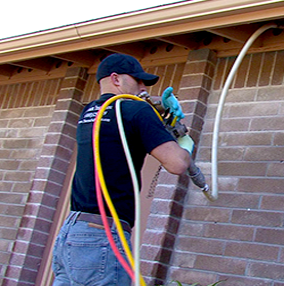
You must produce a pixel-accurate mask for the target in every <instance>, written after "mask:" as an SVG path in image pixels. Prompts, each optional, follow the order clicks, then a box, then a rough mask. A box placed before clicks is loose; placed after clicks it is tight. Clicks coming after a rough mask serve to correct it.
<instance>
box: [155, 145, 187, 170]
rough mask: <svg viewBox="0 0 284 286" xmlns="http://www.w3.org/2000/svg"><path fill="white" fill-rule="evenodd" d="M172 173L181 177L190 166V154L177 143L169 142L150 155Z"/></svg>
mask: <svg viewBox="0 0 284 286" xmlns="http://www.w3.org/2000/svg"><path fill="white" fill-rule="evenodd" d="M150 154H151V155H152V156H153V157H154V158H156V159H157V160H158V161H159V162H160V163H161V164H162V166H163V167H164V168H165V169H166V170H167V171H168V172H170V173H172V174H175V175H181V174H183V173H185V172H186V170H187V168H188V167H189V165H190V160H191V159H190V156H189V153H188V152H187V151H186V150H185V149H183V148H181V147H180V146H179V145H178V144H177V143H176V142H175V141H169V142H166V143H163V144H161V145H159V146H158V147H156V148H154V149H153V150H152V152H151V153H150Z"/></svg>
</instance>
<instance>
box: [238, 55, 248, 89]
mask: <svg viewBox="0 0 284 286" xmlns="http://www.w3.org/2000/svg"><path fill="white" fill-rule="evenodd" d="M249 63H250V56H249V55H246V56H245V57H244V58H243V60H242V62H241V64H240V66H239V68H238V71H237V74H236V79H235V84H234V88H242V87H244V86H245V84H246V79H247V73H248V68H249Z"/></svg>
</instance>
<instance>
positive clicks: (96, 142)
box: [94, 94, 163, 286]
mask: <svg viewBox="0 0 284 286" xmlns="http://www.w3.org/2000/svg"><path fill="white" fill-rule="evenodd" d="M120 98H124V99H125V98H127V99H133V100H138V101H144V102H145V100H143V99H141V98H139V97H137V96H134V95H129V94H121V95H116V96H113V97H111V98H110V99H109V100H107V101H106V103H104V104H103V105H102V107H101V108H100V110H99V112H98V114H97V118H96V122H97V123H96V128H95V131H94V147H95V148H94V152H95V164H96V168H97V173H98V176H99V181H100V184H101V187H102V192H103V195H104V198H105V200H106V203H107V206H108V208H109V210H110V213H111V215H112V217H113V219H114V222H115V225H116V228H117V232H118V235H119V237H120V240H121V243H122V245H123V248H124V250H125V253H126V256H127V258H128V261H129V263H130V265H131V267H132V269H133V270H134V269H135V266H134V259H133V256H132V253H131V250H130V248H129V246H128V243H127V240H126V238H125V235H124V232H123V228H122V226H121V223H120V220H119V217H118V215H117V212H116V210H115V207H114V205H113V203H112V200H111V198H110V195H109V193H108V190H107V187H106V183H105V180H104V176H103V171H102V165H101V160H100V146H99V132H100V126H101V119H102V117H103V114H104V111H105V110H106V108H107V106H108V105H110V104H111V103H112V102H114V101H115V100H117V99H120ZM153 109H154V108H153ZM154 111H155V112H156V114H157V116H158V117H159V118H160V120H161V121H163V119H162V117H161V115H160V114H159V113H158V111H157V110H156V109H154ZM140 281H141V284H142V285H143V286H146V284H145V281H144V280H143V277H142V276H141V275H140Z"/></svg>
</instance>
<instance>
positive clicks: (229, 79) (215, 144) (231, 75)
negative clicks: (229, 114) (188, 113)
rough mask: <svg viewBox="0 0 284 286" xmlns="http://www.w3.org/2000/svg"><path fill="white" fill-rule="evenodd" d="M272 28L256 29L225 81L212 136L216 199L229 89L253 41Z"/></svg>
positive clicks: (268, 26)
mask: <svg viewBox="0 0 284 286" xmlns="http://www.w3.org/2000/svg"><path fill="white" fill-rule="evenodd" d="M271 28H277V25H276V24H266V25H264V26H262V27H260V28H259V29H258V30H256V31H255V32H254V33H253V34H252V35H251V36H250V38H249V39H248V40H247V42H246V43H245V45H244V46H243V48H242V50H241V52H240V53H239V55H238V57H237V59H236V61H235V63H234V65H233V67H232V69H231V71H230V73H229V75H228V77H227V79H226V82H225V85H224V87H223V90H222V93H221V96H220V100H219V104H218V108H217V112H216V117H215V122H214V130H213V138H212V166H211V168H212V169H211V172H212V174H211V175H212V191H211V197H212V198H213V199H214V200H216V199H217V198H218V166H217V162H218V158H217V157H218V137H219V126H220V121H221V116H222V111H223V106H224V103H225V99H226V96H227V93H228V90H229V87H230V85H231V83H232V80H233V78H234V76H235V73H236V71H237V70H238V68H239V66H240V64H241V62H242V60H243V58H244V56H245V55H246V53H247V51H248V49H249V48H250V46H251V45H252V43H253V42H254V41H255V40H256V39H257V38H258V37H259V36H260V35H261V34H262V33H263V32H265V31H266V30H268V29H271Z"/></svg>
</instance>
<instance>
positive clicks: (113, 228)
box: [111, 220, 117, 231]
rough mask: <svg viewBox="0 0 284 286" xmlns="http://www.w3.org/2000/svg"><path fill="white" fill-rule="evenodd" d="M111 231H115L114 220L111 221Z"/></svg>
mask: <svg viewBox="0 0 284 286" xmlns="http://www.w3.org/2000/svg"><path fill="white" fill-rule="evenodd" d="M111 230H113V231H116V230H117V228H116V225H115V222H114V220H112V225H111Z"/></svg>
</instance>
